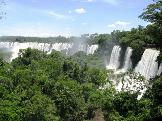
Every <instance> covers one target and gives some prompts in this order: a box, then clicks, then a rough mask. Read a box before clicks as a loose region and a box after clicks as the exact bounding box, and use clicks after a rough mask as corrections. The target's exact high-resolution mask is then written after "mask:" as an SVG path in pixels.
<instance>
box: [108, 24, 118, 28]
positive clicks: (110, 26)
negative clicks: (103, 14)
mask: <svg viewBox="0 0 162 121" xmlns="http://www.w3.org/2000/svg"><path fill="white" fill-rule="evenodd" d="M107 27H109V28H115V27H116V26H115V24H109V25H107Z"/></svg>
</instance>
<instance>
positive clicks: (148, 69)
mask: <svg viewBox="0 0 162 121" xmlns="http://www.w3.org/2000/svg"><path fill="white" fill-rule="evenodd" d="M159 53H160V52H159V51H157V50H154V49H146V50H145V51H144V53H143V55H142V58H141V60H140V62H139V63H138V65H137V67H136V68H135V72H137V73H140V74H141V75H143V76H144V77H145V78H146V79H150V78H154V77H155V76H156V75H157V72H158V63H157V62H156V59H157V56H158V55H159Z"/></svg>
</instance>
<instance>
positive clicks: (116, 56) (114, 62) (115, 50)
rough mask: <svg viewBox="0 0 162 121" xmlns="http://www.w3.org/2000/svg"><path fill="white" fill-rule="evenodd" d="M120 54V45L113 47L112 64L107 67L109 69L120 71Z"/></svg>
mask: <svg viewBox="0 0 162 121" xmlns="http://www.w3.org/2000/svg"><path fill="white" fill-rule="evenodd" d="M120 52H121V47H120V46H118V45H115V46H114V47H113V50H112V53H111V57H110V62H109V65H108V66H107V67H106V68H107V69H114V70H116V69H118V68H119V66H120V61H119V60H120Z"/></svg>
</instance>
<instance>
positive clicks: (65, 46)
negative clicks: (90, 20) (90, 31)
mask: <svg viewBox="0 0 162 121" xmlns="http://www.w3.org/2000/svg"><path fill="white" fill-rule="evenodd" d="M29 47H30V48H32V49H38V50H41V51H46V52H47V53H51V52H52V50H56V51H65V52H66V54H68V53H70V51H74V49H73V48H75V52H77V51H84V52H86V53H87V54H93V53H94V52H95V50H97V48H98V45H91V46H88V47H87V49H86V48H85V45H83V44H79V45H78V46H77V48H76V47H75V45H74V44H73V43H53V44H48V43H37V42H25V43H19V42H0V48H5V49H9V50H10V51H11V52H12V57H11V60H12V59H15V58H16V57H18V53H19V50H20V49H26V48H29ZM86 50H87V51H86Z"/></svg>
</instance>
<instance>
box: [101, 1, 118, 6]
mask: <svg viewBox="0 0 162 121" xmlns="http://www.w3.org/2000/svg"><path fill="white" fill-rule="evenodd" d="M98 1H99V0H98ZM101 1H103V2H106V3H109V4H112V5H117V4H118V3H119V0H101Z"/></svg>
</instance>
